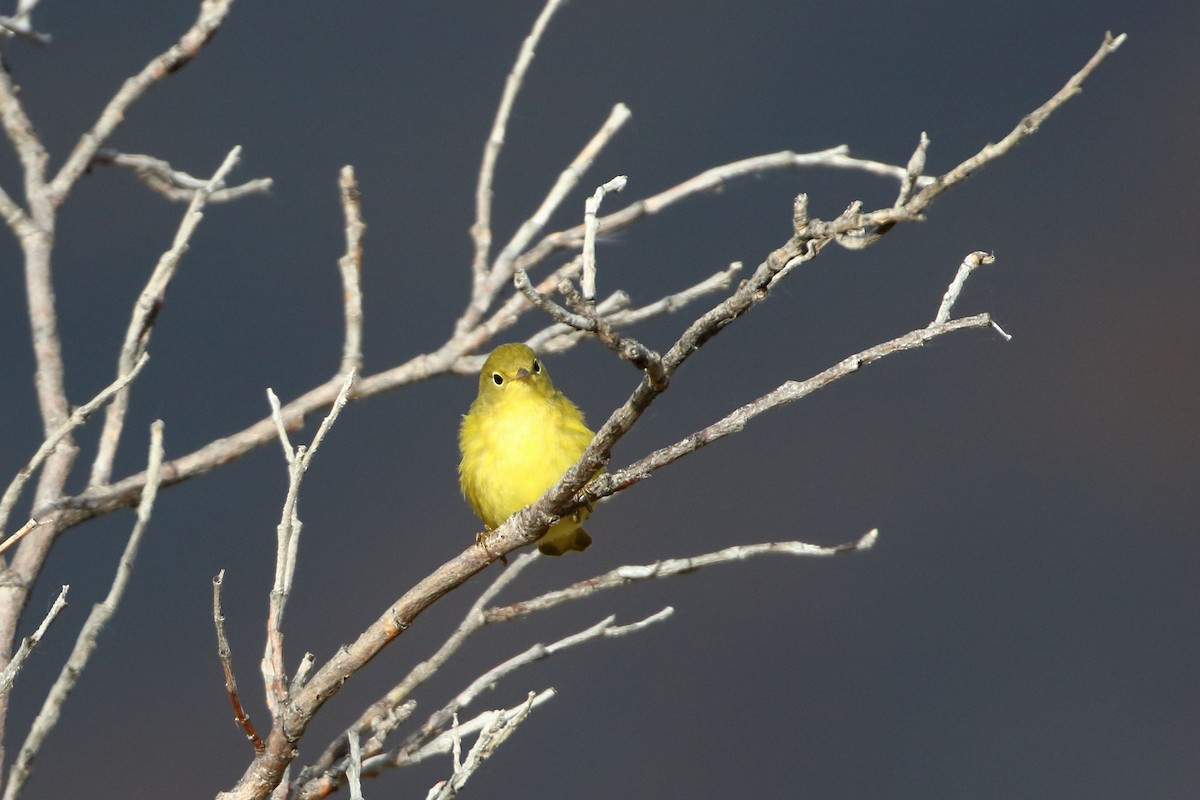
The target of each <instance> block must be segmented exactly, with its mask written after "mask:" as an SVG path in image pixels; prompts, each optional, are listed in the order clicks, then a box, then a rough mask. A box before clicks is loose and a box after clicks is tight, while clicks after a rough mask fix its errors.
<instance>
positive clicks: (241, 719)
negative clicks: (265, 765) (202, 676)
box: [212, 570, 266, 753]
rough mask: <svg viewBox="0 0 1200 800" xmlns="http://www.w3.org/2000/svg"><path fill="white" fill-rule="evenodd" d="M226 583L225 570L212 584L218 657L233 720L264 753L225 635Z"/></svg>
mask: <svg viewBox="0 0 1200 800" xmlns="http://www.w3.org/2000/svg"><path fill="white" fill-rule="evenodd" d="M224 582H225V570H221V571H220V572H219V573H217V576H216V577H215V578H213V582H212V585H213V623H214V624H215V625H216V628H217V657H218V658H220V659H221V668H222V669H223V670H224V672H225V692H226V693H227V694H228V695H229V702H230V704H231V705H232V706H233V720H234V722H236V723H237V724H238V725H239V726H240V727H241V729H242V730H243V731H245V732H246V738H247V739H249V740H250V744H251V746H253V747H254V752H255V753H262V751H263V750H264V749H265V748H266V745H265V744H263V740H262V737H260V736H259V735H258V731H256V730H255V729H254V724H253V723H252V722H250V715H249V714H247V713H246V709H245V708H243V707H242V700H241V698H240V697H239V696H238V688H237V678H236V677H235V676H234V673H233V650H232V649H231V648H230V646H229V637H228V636H227V635H226V633H225V614H224V613H223V612H222V611H221V586H222V584H223V583H224Z"/></svg>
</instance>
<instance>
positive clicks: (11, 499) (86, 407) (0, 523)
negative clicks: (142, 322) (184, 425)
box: [0, 353, 150, 553]
mask: <svg viewBox="0 0 1200 800" xmlns="http://www.w3.org/2000/svg"><path fill="white" fill-rule="evenodd" d="M149 360H150V356H149V355H147V354H146V353H143V354H142V355H141V357H140V358H139V359H138V360H137V362H136V363H134V364H133V365H132V366H131V367H130V368H129V370H128V371H127V372H126V373H125V374H123V375H121V376H120V377H118V378H117V379H116V380H115V381H113V382H112V383H110V384H109V385H108V386H106V387H105V388H104V389H103V390H101V392H100V393H99V394H98V395H96V396H95V397H93V398H92V399H91V400H89V401H88V402H86V403H84V404H83V405H81V406H79V408H77V409H75V410H74V411H73V412H72V413H71V416H70V417H69V418H68V419H67V421H66V422H64V423H63V424H62V425H61V426H60V427H59V429H58V430H56V431H55V432H54V433H53V434H51V435H50V436H49V437H47V439H46V441H44V442H42V444H41V446H40V447H39V448H38V449H37V452H36V453H34V454H33V458H31V459H29V463H28V464H26V465H25V466H24V467H22V468H21V470H20V471H19V472H17V475H16V477H14V478H13V479H12V482H11V483H9V485H8V488H7V489H6V490H5V492H4V496H3V497H2V498H0V531H2V530H4V526H5V525H6V524H7V522H8V515H9V514H10V513H11V512H12V508H13V505H15V504H16V502H17V497H19V496H20V494H21V489H22V488H23V487H24V486H25V483H26V482H27V481H28V480H29V478H30V476H31V475H33V473H34V472H35V471H37V469H38V467H40V466H41V465H42V463H43V462H45V460H46V459H47V458H49V456H50V454H51V453H53V452H54V449H55V448H56V447H58V445H59V443H60V442H61V441H62V440H63V439H65V438H66V437H67V436H68V435H69V434H70V433H71V431H73V430H75V429H76V428H78V427H79V426H80V425H82V424H83V423H84V422H86V421H87V419H88V417H90V416H91V415H92V414H93V413H95V411H96V409H98V408H100V406H102V405H104V404H105V403H106V402H108V400H109V398H111V397H112V396H113V395H114V394H116V393H118V392H120V391H121V390H122V389H124V388H125V387H126V386H128V385H129V384H130V382H132V381H133V379H134V378H136V377H137V376H138V374H139V373H140V372H141V371H142V367H144V366H146V362H148V361H149ZM22 530H24V528H23V529H22ZM26 532H28V531H26ZM13 538H14V540H13V541H7V540H6V541H5V542H4V543H3V544H0V553H3V552H4V551H6V550H8V548H9V547H11V546H12V545H13V544H15V543H16V541H15V537H13Z"/></svg>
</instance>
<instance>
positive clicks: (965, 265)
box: [932, 250, 996, 325]
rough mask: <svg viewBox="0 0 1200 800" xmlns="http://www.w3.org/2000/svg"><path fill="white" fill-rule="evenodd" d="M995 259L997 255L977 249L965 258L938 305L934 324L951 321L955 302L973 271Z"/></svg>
mask: <svg viewBox="0 0 1200 800" xmlns="http://www.w3.org/2000/svg"><path fill="white" fill-rule="evenodd" d="M995 260H996V257H995V256H993V255H991V254H989V253H985V252H983V251H982V250H976V251H975V252H974V253H970V254H969V255H968V256H967V257H966V258H964V259H963V262H962V264H960V265H959V267H958V272H957V273H955V275H954V280H952V281H950V285H949V286H947V287H946V293H945V294H944V295H942V304H941V305H940V306H938V310H937V314H935V315H934V317H933V323H932V324H933V325H944V324H945V323H947V322H949V321H950V312H951V310H953V308H954V304H955V303H957V302H958V296H959V295H960V294H962V290H963V286H964V285H966V283H967V278H969V277H971V273H972V272H974V271H975V270H977V269H979V268H980V267H981V266H982V265H984V264H991V263H993V262H995Z"/></svg>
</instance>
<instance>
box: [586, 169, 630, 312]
mask: <svg viewBox="0 0 1200 800" xmlns="http://www.w3.org/2000/svg"><path fill="white" fill-rule="evenodd" d="M628 181H629V178H628V177H626V176H625V175H618V176H617V177H615V178H613V179H612V180H610V181H609V182H608V183H605V184H603V185H601V186H598V187H597V188H596V191H595V192H593V193H592V196H591V197H589V198H588V199H587V202H585V203H584V204H583V278H582V279H581V280H580V285H579V288H580V291H581V292H583V299H584V301H585V302H587V303H593V302H595V300H596V232H597V231H598V230H599V229H600V223H599V221H598V220H597V219H596V215H597V214H599V213H600V204H601V203H602V202H604V196H605V195H606V194H608V193H609V192H619V191H621V190H622V189H624V188H625V184H626V183H628Z"/></svg>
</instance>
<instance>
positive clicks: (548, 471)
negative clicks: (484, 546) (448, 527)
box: [459, 384, 592, 529]
mask: <svg viewBox="0 0 1200 800" xmlns="http://www.w3.org/2000/svg"><path fill="white" fill-rule="evenodd" d="M591 439H592V433H591V431H589V430H588V428H587V426H586V425H585V424H584V421H583V415H582V414H580V413H579V409H577V408H576V407H575V406H574V404H572V403H571V401H570V400H568V399H567V398H566V397H564V396H563V395H562V394H561V393H559V392H553V393H552V394H550V395H549V396H546V395H542V394H539V393H537V392H535V391H531V390H529V389H527V387H526V386H524V385H518V384H510V385H509V386H507V387H506V391H505V393H504V396H503V397H499V398H492V399H491V401H482V400H476V402H475V403H473V404H472V405H471V409H470V411H469V412H468V413H467V415H466V416H465V417H463V423H462V428H461V430H460V434H459V445H460V448H461V450H462V462H461V464H460V465H459V482H460V484H461V486H462V492H463V495H464V496H465V497H466V498H467V502H469V503H470V504H471V507H472V509H474V511H475V513H476V514H478V515H479V518H480V519H481V520H483V523H484V524H485V525H486V526H487V527H488V528H489V529H490V528H494V527H496V526H498V525H499V524H500V523H502V522H504V520H506V519H507V518H508V517H510V516H511V515H512V514H513V513H514V512H516V511H518V510H520V509H521V508H524V507H525V506H527V505H529V504H530V503H532V502H534V501H536V500H537V499H538V498H539V497H541V496H542V494H544V493H545V491H546V490H547V489H549V488H550V487H551V486H553V485H554V483H555V482H557V481H558V479H559V478H561V477H562V475H563V473H564V472H566V471H567V470H568V469H569V468H570V467H571V466H572V465H573V464H574V463H575V462H576V461H577V460H578V459H579V456H580V455H581V454H582V453H583V451H584V449H586V448H587V445H588V443H589V442H590V441H591ZM564 522H567V520H564ZM574 524H575V526H576V527H577V526H578V524H579V521H578V520H574ZM561 525H562V523H560V525H559V526H555V527H556V528H558V527H560V526H561Z"/></svg>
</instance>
